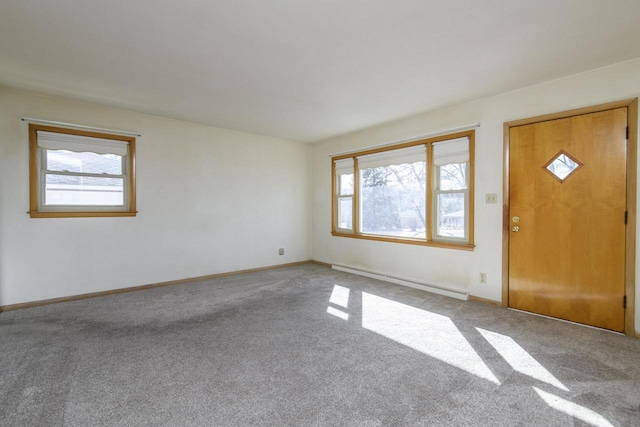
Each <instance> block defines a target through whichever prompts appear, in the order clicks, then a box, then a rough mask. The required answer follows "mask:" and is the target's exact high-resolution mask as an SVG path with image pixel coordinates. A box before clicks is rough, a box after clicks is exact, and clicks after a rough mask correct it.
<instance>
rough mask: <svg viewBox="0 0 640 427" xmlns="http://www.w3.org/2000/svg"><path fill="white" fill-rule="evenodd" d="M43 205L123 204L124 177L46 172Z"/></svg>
mask: <svg viewBox="0 0 640 427" xmlns="http://www.w3.org/2000/svg"><path fill="white" fill-rule="evenodd" d="M44 205H45V206H73V205H80V206H123V205H124V179H122V178H99V177H98V178H96V177H86V176H68V175H54V174H47V176H46V185H45V191H44Z"/></svg>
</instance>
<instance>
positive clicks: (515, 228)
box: [511, 225, 520, 233]
mask: <svg viewBox="0 0 640 427" xmlns="http://www.w3.org/2000/svg"><path fill="white" fill-rule="evenodd" d="M511 231H513V232H514V233H517V232H518V231H520V227H518V226H517V225H514V226H513V227H511Z"/></svg>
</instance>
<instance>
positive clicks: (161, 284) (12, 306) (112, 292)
mask: <svg viewBox="0 0 640 427" xmlns="http://www.w3.org/2000/svg"><path fill="white" fill-rule="evenodd" d="M309 263H314V264H319V265H323V263H319V262H313V261H311V260H309V261H298V262H291V263H288V264H277V265H270V266H267V267H258V268H249V269H247V270H236V271H228V272H225V273H217V274H209V275H206V276H198V277H189V278H187V279H180V280H170V281H167V282H159V283H151V284H148V285H140V286H132V287H128V288H121V289H111V290H108V291H100V292H91V293H87V294H79V295H71V296H68V297H60V298H50V299H45V300H39V301H29V302H23V303H18V304H9V305H2V306H0V312H3V311H12V310H22V309H25V308H33V307H40V306H43V305H49V304H58V303H62V302H70V301H79V300H83V299H89V298H98V297H105V296H109V295H117V294H124V293H127V292H137V291H144V290H147V289H154V288H161V287H164V286H173V285H182V284H185V283H192V282H198V281H201V280H210V279H217V278H219V277H228V276H236V275H238V274H245V273H255V272H258V271H265V270H275V269H277V268H284V267H294V266H297V265H304V264H309Z"/></svg>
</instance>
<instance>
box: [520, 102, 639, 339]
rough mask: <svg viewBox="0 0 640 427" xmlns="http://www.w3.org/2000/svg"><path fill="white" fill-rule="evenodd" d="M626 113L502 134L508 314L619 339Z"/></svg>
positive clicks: (605, 113) (612, 112)
mask: <svg viewBox="0 0 640 427" xmlns="http://www.w3.org/2000/svg"><path fill="white" fill-rule="evenodd" d="M626 128H627V109H626V108H616V109H612V110H607V111H600V112H596V113H590V114H582V115H578V116H573V117H568V118H562V119H556V120H548V121H544V122H539V123H533V124H527V125H522V126H514V127H511V128H510V129H509V200H510V203H509V230H510V231H509V273H508V274H509V279H508V280H509V282H508V287H509V306H510V307H513V308H517V309H520V310H525V311H530V312H534V313H539V314H543V315H547V316H552V317H557V318H561V319H566V320H571V321H574V322H579V323H584V324H588V325H592V326H598V327H601V328H606V329H611V330H615V331H623V330H624V326H625V325H624V314H625V313H624V308H623V298H624V294H625V227H626V226H625V222H626V182H627V179H626V173H627V140H626Z"/></svg>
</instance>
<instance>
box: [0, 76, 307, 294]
mask: <svg viewBox="0 0 640 427" xmlns="http://www.w3.org/2000/svg"><path fill="white" fill-rule="evenodd" d="M22 116H27V117H36V118H41V119H48V120H56V121H61V122H69V123H77V124H83V125H90V126H98V127H103V128H111V129H123V130H131V131H137V132H140V133H142V137H140V138H139V139H138V140H137V146H136V149H137V153H136V161H137V167H136V171H137V193H138V196H137V205H138V210H139V213H138V216H137V217H134V218H68V219H30V218H29V216H28V215H27V214H26V212H27V210H28V209H29V202H28V197H29V188H28V177H29V175H28V167H29V165H28V138H27V124H26V123H24V122H21V120H20V118H21V117H22ZM310 154H311V149H310V147H309V146H308V145H305V144H301V143H297V142H292V141H286V140H281V139H275V138H269V137H264V136H259V135H253V134H248V133H243V132H236V131H231V130H225V129H219V128H214V127H209V126H203V125H197V124H193V123H187V122H181V121H177V120H170V119H164V118H160V117H154V116H149V115H144V114H138V113H134V112H130V111H124V110H117V109H111V108H105V107H101V106H96V105H90V104H84V103H77V102H71V101H67V100H62V99H56V98H50V97H43V96H37V95H33V94H28V93H24V92H19V91H14V90H8V89H2V88H0V305H9V304H15V303H21V302H27V301H36V300H42V299H47V298H54V297H63V296H70V295H77V294H83V293H89V292H97V291H103V290H109V289H116V288H123V287H129V286H137V285H144V284H150V283H157V282H162V281H169V280H175V279H184V278H189V277H197V276H202V275H208V274H215V273H221V272H228V271H236V270H242V269H248V268H256V267H263V266H270V265H276V264H283V263H289V262H296V261H305V260H308V259H310V255H311V253H310V224H311V212H310V205H311V199H310V196H309V194H310V191H309V190H310ZM280 247H283V248H285V255H284V256H279V255H278V248H280Z"/></svg>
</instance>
